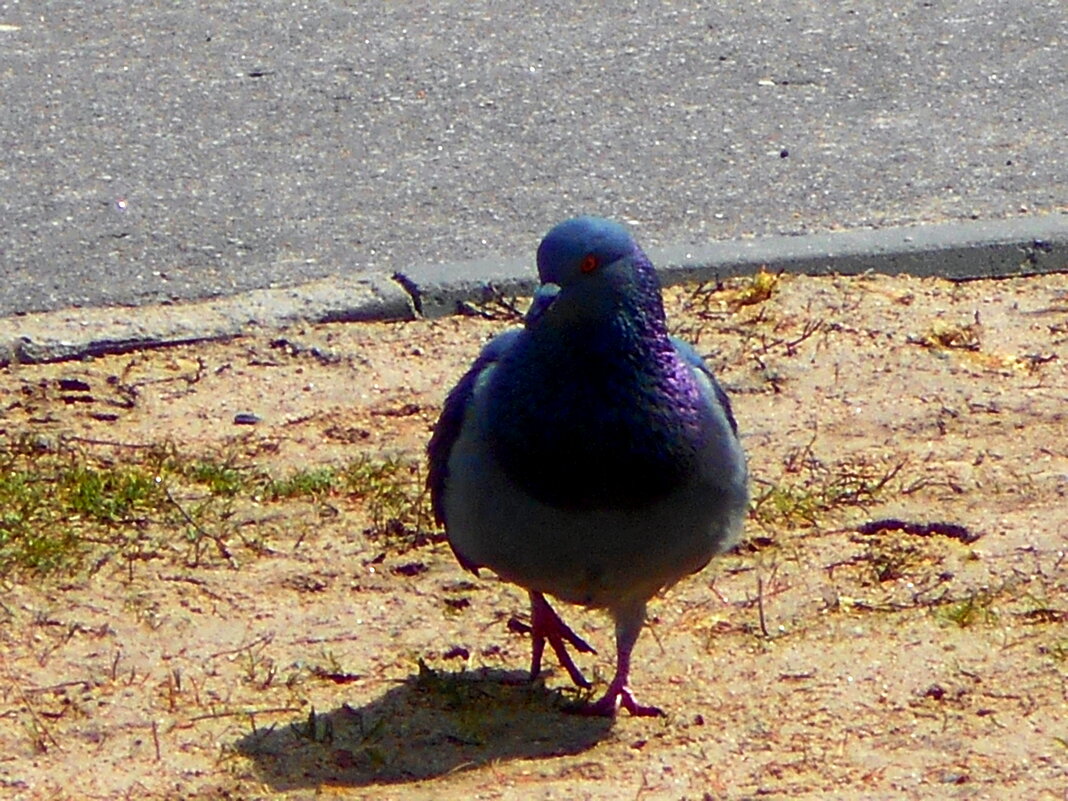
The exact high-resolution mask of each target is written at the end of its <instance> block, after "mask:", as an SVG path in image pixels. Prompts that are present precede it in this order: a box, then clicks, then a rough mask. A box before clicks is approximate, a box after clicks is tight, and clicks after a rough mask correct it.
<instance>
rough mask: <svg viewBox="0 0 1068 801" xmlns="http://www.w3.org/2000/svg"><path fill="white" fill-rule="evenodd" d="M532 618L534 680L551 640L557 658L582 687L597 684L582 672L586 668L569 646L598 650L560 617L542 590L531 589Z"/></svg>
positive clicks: (591, 652)
mask: <svg viewBox="0 0 1068 801" xmlns="http://www.w3.org/2000/svg"><path fill="white" fill-rule="evenodd" d="M530 622H531V629H530V634H531V637H532V638H533V647H532V649H531V657H530V679H531V681H533V680H534V679H536V678H537V677H538V675H539V674H540V673H541V656H542V654H543V653H544V652H545V643H546V642H548V643H549V645H550V646H552V649H553V652H554V653H555V654H556V658H557V659H558V660H560V665H561V666H562V667H563V668H564V670H566V671H567V675H569V676H570V677H571V681H573V682H575V684H576V685H578V686H579V687H583V688H589V687H592V686H593V685H591V684H590V682H589V680H588V679H587V678H586V677H585V676H583V675H582V671H581V670H579V669H578V667H577V666H576V665H575V663H574V661H573V660H572V659H571V654H569V653H568V652H567V646H568V645H571V646H572V647H573V648H574V649H575V650H576V651H578V652H579V653H582V654H595V653H597V652H596V651H595V650H594V649H593V646H591V645H590V644H589V643H588V642H586V641H585V640H584V639H582V638H581V637H580V636H578V635H577V634H575V632H574V631H572V630H571V627H570V626H568V625H567V624H566V623H565V622H564V621H563V620H561V619H560V616H559V615H558V614H556V611H555V610H554V609H553V608H552V607H551V606H549V602H548V601H546V600H545V596H544V595H542V594H541V593H540V592H531V593H530Z"/></svg>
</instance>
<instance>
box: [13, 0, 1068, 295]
mask: <svg viewBox="0 0 1068 801" xmlns="http://www.w3.org/2000/svg"><path fill="white" fill-rule="evenodd" d="M520 8H522V9H526V10H518V9H520ZM1066 54H1068V4H1066V3H1064V2H1063V0H1040V1H1038V2H1025V1H1024V0H956V1H953V0H950V1H949V2H935V1H931V2H911V1H910V2H902V1H901V0H897V1H891V2H887V0H876V1H873V0H856V2H851V3H837V2H835V3H830V2H822V0H809V2H799V1H797V0H795V1H794V2H782V1H779V0H772V1H770V2H760V3H752V2H749V0H721V1H720V2H708V3H693V2H670V1H669V0H660V1H654V0H638V1H637V2H627V3H623V2H608V3H597V4H593V3H574V2H551V3H539V4H529V5H521V4H519V3H514V4H513V3H504V2H500V0H485V1H484V2H472V1H471V0H439V2H435V3H427V2H414V1H411V0H384V1H380V2H374V1H372V0H347V2H311V1H309V2H290V0H285V2H283V1H282V0H241V1H240V2H208V0H201V1H200V2H182V3H175V2H162V1H161V0H154V1H153V2H137V3H129V2H115V1H114V0H65V1H64V2H60V1H59V0H22V2H19V1H18V0H8V2H0V93H2V98H3V99H2V103H0V316H3V315H10V314H12V313H19V312H28V311H38V310H47V309H54V308H61V307H65V306H71V305H99V304H115V303H121V304H127V303H133V304H136V303H144V302H152V301H161V300H168V299H187V298H201V297H210V296H215V295H221V294H223V295H224V294H229V293H233V292H235V291H240V290H244V289H252V288H259V287H267V286H287V285H292V284H298V283H302V282H305V281H308V280H311V279H315V278H320V277H326V276H331V275H338V274H347V273H350V272H352V271H361V270H374V271H387V272H388V271H391V270H394V269H399V268H401V267H404V266H407V265H412V264H425V263H436V262H439V261H440V262H444V261H451V262H454V261H460V260H464V259H474V258H485V257H487V256H489V255H493V254H502V255H508V256H511V257H512V258H514V257H515V255H516V254H531V255H532V254H533V250H534V248H535V246H536V244H537V241H538V239H539V238H540V236H541V235H542V233H544V231H545V230H547V228H548V227H549V226H551V225H552V224H553V223H554V222H556V221H558V220H559V219H561V218H563V217H565V216H569V215H571V214H573V213H576V212H595V213H600V214H604V215H608V216H614V217H618V218H620V219H623V220H625V221H628V222H630V223H631V224H632V225H633V226H634V227H635V230H636V232H637V233H638V235H639V238H640V240H641V241H642V242H643V244H647V245H650V246H657V245H668V244H671V245H674V244H690V243H701V242H706V241H708V240H715V239H729V238H736V237H741V236H745V235H750V234H755V235H765V234H780V233H804V232H808V231H823V230H833V229H842V228H846V229H848V228H863V227H883V226H888V225H898V224H909V223H917V222H931V221H946V220H958V219H969V218H979V219H996V218H1006V217H1014V216H1020V215H1027V216H1030V215H1034V214H1040V213H1045V212H1050V211H1057V210H1059V211H1064V210H1066V209H1068V123H1066V118H1065V109H1066V108H1068V55H1066Z"/></svg>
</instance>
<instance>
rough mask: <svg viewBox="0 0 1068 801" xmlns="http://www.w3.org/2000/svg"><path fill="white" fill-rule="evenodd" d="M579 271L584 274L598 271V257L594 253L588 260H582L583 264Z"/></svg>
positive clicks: (589, 255) (588, 256)
mask: <svg viewBox="0 0 1068 801" xmlns="http://www.w3.org/2000/svg"><path fill="white" fill-rule="evenodd" d="M579 269H580V270H582V272H584V273H592V272H593V271H594V270H596V269H597V257H596V256H594V255H593V254H592V253H590V254H588V255H587V256H586V258H584V259H583V260H582V264H580V265H579Z"/></svg>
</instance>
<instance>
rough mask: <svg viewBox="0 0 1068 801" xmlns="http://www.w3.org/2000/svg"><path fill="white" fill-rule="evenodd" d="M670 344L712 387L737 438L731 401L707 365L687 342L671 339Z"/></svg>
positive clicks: (736, 424)
mask: <svg viewBox="0 0 1068 801" xmlns="http://www.w3.org/2000/svg"><path fill="white" fill-rule="evenodd" d="M671 344H672V345H674V346H675V352H676V353H678V354H679V357H680V358H681V359H682V360H683V361H684V362H686V363H687V364H688V365H690V366H691V367H693V368H694V369H695V370H698V371H700V372H701V373H702V374H703V375H704V376H705V378H707V379H708V382H709V383H710V384H711V385H712V393H713V394H714V395H715V398H716V401H717V402H718V403H719V405H720V407H722V409H723V413H724V414H725V415H726V417H727V422H728V423H730V425H731V431H733V432H734V436H738V423H737V422H736V421H735V419H734V410H733V409H731V399H730V398H728V397H727V393H726V392H724V391H723V387H721V386H720V385H719V382H718V381H716V377H715V376H714V375H712V371H711V370H709V369H708V365H707V364H705V360H704V359H702V358H701V354H699V353H698V352H697V351H696V350H694V347H693V345H691V344H690V343H689V342H686V341H684V340H681V339H679V338H678V337H672V338H671Z"/></svg>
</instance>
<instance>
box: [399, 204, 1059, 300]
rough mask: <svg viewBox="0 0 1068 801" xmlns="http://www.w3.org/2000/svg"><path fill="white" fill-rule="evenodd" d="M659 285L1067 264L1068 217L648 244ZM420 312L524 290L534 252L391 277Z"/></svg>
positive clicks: (1055, 268)
mask: <svg viewBox="0 0 1068 801" xmlns="http://www.w3.org/2000/svg"><path fill="white" fill-rule="evenodd" d="M647 252H648V253H649V257H650V258H651V259H652V260H653V263H654V264H655V265H657V268H658V272H659V273H660V278H661V282H662V283H663V284H664V285H665V286H671V285H674V284H681V283H686V282H696V281H716V280H719V279H723V278H730V277H733V276H737V275H751V274H753V273H755V272H757V271H758V270H760V269H761V268H762V267H764V268H766V269H768V270H769V271H772V272H778V271H780V270H781V271H784V272H790V273H801V274H806V275H828V274H836V275H858V274H861V273H866V272H877V273H888V274H898V273H905V274H909V275H920V276H941V277H943V278H948V279H951V280H958V281H959V280H970V279H976V278H1003V277H1008V276H1011V275H1034V274H1039V273H1051V272H1065V271H1068V215H1064V214H1050V215H1046V216H1043V217H1028V218H1023V219H1013V220H992V221H981V222H967V223H948V224H942V225H925V226H910V227H907V228H888V229H882V230H874V231H846V232H842V233H830V234H811V235H807V236H778V237H765V238H761V239H743V240H735V241H730V242H712V243H709V244H707V245H696V246H675V247H666V248H659V249H657V248H649V249H648V251H647ZM395 277H396V278H397V280H398V281H400V282H401V283H402V284H403V285H404V286H405V287H407V288H408V291H409V292H411V293H412V299H413V301H414V302H415V306H416V309H417V310H418V311H419V313H420V314H422V315H423V316H425V317H440V316H442V315H446V314H454V313H456V311H457V310H458V309H459V308H460V307H461V306H462V305H463V304H464V303H470V302H472V301H475V302H477V301H480V300H488V299H489V298H491V297H492V296H493V295H494V294H503V295H529V294H531V293H532V292H533V290H534V288H535V287H536V286H537V275H536V273H535V269H534V265H533V258H529V259H524V260H522V261H518V260H512V261H507V260H497V261H491V260H480V261H474V262H458V263H453V264H439V265H432V266H431V265H426V266H419V267H413V268H411V269H409V270H405V271H403V272H401V273H398V274H397V275H396V276H395Z"/></svg>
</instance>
